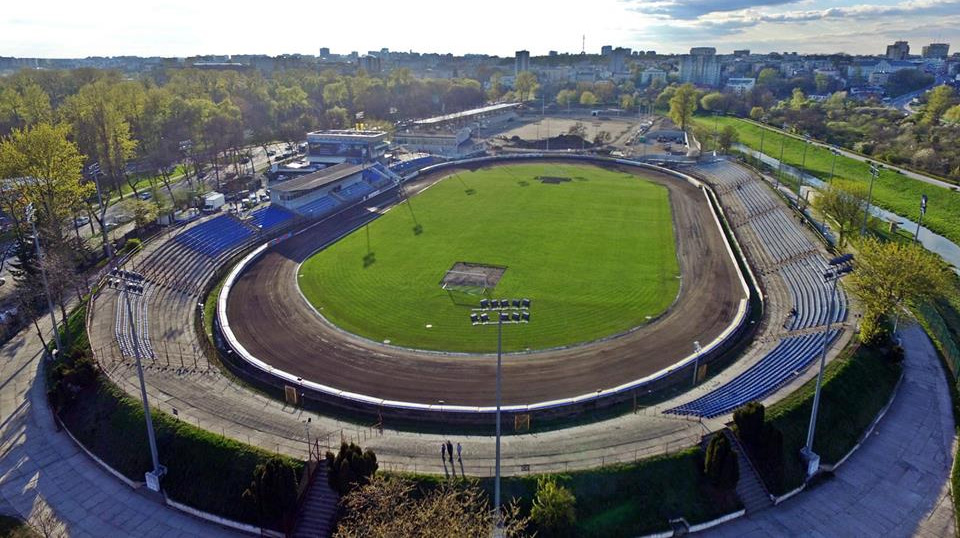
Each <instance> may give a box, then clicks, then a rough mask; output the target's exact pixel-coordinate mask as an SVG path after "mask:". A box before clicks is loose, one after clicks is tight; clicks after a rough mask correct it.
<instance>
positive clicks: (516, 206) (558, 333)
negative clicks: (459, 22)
mask: <svg viewBox="0 0 960 538" xmlns="http://www.w3.org/2000/svg"><path fill="white" fill-rule="evenodd" d="M539 176H553V177H560V178H565V180H564V181H562V182H560V183H557V184H546V183H541V181H539V180H538V179H537V178H538V177H539ZM410 202H411V203H410V204H409V205H407V204H401V205H399V206H396V207H394V208H393V209H391V210H390V211H389V212H388V213H387V214H385V215H383V216H382V217H380V218H379V219H377V220H375V221H374V222H372V223H371V224H369V225H368V226H365V227H364V228H361V229H359V230H357V231H355V232H354V233H352V234H350V235H349V236H347V237H345V238H344V239H341V240H340V241H339V242H337V243H336V244H334V245H333V246H331V247H329V248H327V249H326V250H324V251H321V252H320V253H318V254H317V255H315V256H314V257H312V258H311V259H309V260H307V261H306V262H305V263H304V264H303V266H302V268H301V271H300V272H301V279H300V285H301V289H302V290H303V292H304V294H305V295H306V297H307V299H308V300H310V301H311V303H313V304H314V305H315V306H316V307H317V309H318V310H319V311H320V312H321V313H322V314H323V315H324V316H326V317H327V318H328V319H330V320H331V321H332V322H334V323H336V324H338V325H339V326H341V327H342V328H344V329H346V330H348V331H351V332H353V333H356V334H359V335H363V336H366V337H368V338H371V339H373V340H376V341H383V340H389V341H390V342H391V343H393V344H395V345H401V346H410V347H417V348H423V349H435V350H449V351H467V352H477V351H487V352H489V351H491V350H493V349H495V348H494V347H493V344H492V342H493V340H491V338H494V335H493V333H492V332H491V331H492V330H493V329H490V330H480V329H478V328H476V327H471V325H470V322H469V319H468V317H469V314H470V308H471V307H475V306H476V305H477V301H478V299H479V297H477V296H473V295H466V294H458V293H454V294H448V293H447V292H446V291H444V290H443V289H441V286H440V282H441V279H442V278H443V276H444V274H445V273H446V272H447V270H449V269H450V268H451V267H452V266H453V265H454V263H455V262H458V261H463V262H474V263H481V264H489V265H501V266H506V267H507V269H506V272H505V273H504V274H503V277H502V278H501V280H500V281H499V283H498V284H497V285H496V288H495V295H494V297H495V298H497V297H501V298H520V297H529V298H531V299H532V301H533V304H532V307H533V308H532V315H531V317H532V321H533V322H532V323H530V324H529V325H522V326H515V327H512V328H510V329H509V331H508V334H509V336H507V337H506V338H504V347H505V348H506V349H507V350H523V349H526V348H530V349H541V348H546V347H552V346H560V345H566V344H573V343H577V342H583V341H588V340H594V339H597V338H602V337H604V336H608V335H610V334H612V333H616V332H619V331H624V330H627V329H630V328H632V327H635V326H637V325H642V324H644V323H647V322H648V321H649V320H650V319H653V318H655V317H656V316H658V315H660V314H661V313H662V312H663V311H664V310H665V309H666V308H668V307H669V306H670V304H671V303H672V302H673V301H674V300H675V298H676V296H677V293H678V291H679V286H680V280H679V279H678V278H677V277H678V275H679V266H678V262H677V257H676V252H675V251H676V248H675V245H674V231H673V223H672V218H671V208H670V203H669V197H668V192H667V189H666V188H665V187H663V186H661V185H657V184H655V183H652V182H649V181H645V180H642V179H638V178H637V177H636V176H634V175H631V174H624V173H623V172H614V171H609V170H604V169H601V168H598V167H595V166H583V165H565V164H564V165H559V164H527V165H511V166H498V167H495V168H484V169H480V170H477V171H473V172H458V173H456V174H454V175H453V176H452V177H450V178H447V179H445V180H444V181H442V182H440V183H438V184H436V185H434V186H433V187H431V188H429V189H428V190H427V191H425V192H423V193H422V194H420V195H418V196H416V197H414V198H413V199H412V200H410Z"/></svg>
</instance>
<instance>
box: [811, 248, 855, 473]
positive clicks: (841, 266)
mask: <svg viewBox="0 0 960 538" xmlns="http://www.w3.org/2000/svg"><path fill="white" fill-rule="evenodd" d="M852 271H853V254H844V255H843V256H838V257H836V258H833V259H832V260H830V261H829V262H827V270H826V272H824V273H823V282H824V284H827V283H828V282H833V293H832V294H831V295H830V307H829V308H828V309H827V329H826V330H825V331H824V332H823V333H822V334H823V338H822V339H821V341H820V342H821V344H820V371H819V372H817V388H816V391H815V392H814V393H813V410H811V411H810V426H809V427H808V428H807V444H806V445H804V447H803V448H802V449H801V450H800V457H801V458H803V461H805V462H806V463H807V478H810V477H811V476H813V475H814V473H816V472H817V469H819V468H820V456H818V455H817V454H816V453H815V452H814V451H813V435H814V433H815V431H816V428H817V413H818V411H819V410H820V388H821V385H822V384H823V370H824V367H825V365H826V362H827V344H828V343H829V341H830V324H831V323H832V322H833V312H834V305H835V304H836V302H837V282H838V281H839V280H840V279H841V278H842V277H843V276H844V275H846V274H848V273H851V272H852Z"/></svg>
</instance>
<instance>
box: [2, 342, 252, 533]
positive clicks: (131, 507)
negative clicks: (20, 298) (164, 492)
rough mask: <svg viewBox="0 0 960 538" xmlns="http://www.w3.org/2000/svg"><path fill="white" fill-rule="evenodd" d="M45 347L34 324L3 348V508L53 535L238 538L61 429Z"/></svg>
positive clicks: (3, 510) (4, 510)
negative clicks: (116, 470) (177, 507)
mask: <svg viewBox="0 0 960 538" xmlns="http://www.w3.org/2000/svg"><path fill="white" fill-rule="evenodd" d="M44 327H45V328H46V329H49V324H46V325H44ZM41 348H42V346H41V344H40V342H39V339H38V337H37V334H36V332H35V331H34V330H32V328H31V329H25V330H24V331H23V332H21V333H20V334H19V335H17V336H16V337H15V338H14V339H13V340H11V341H10V342H9V343H8V344H7V345H5V346H4V347H3V348H2V349H0V512H7V513H10V514H16V515H18V516H19V517H21V518H23V519H26V520H28V521H30V523H31V524H33V526H34V527H37V528H38V529H40V530H42V531H44V532H43V534H44V535H46V536H98V537H99V536H111V537H112V536H117V537H120V536H138V537H141V536H158V537H159V536H164V537H180V536H182V537H187V536H198V537H199V536H203V537H207V536H235V534H233V533H230V532H228V531H226V530H224V529H221V528H220V527H217V526H214V525H210V524H207V523H206V522H203V521H201V520H198V519H195V518H193V517H190V516H187V515H184V514H182V513H180V512H177V511H174V510H173V509H170V508H167V507H165V506H164V505H162V504H160V503H159V502H156V501H154V500H151V499H148V498H146V497H144V496H141V495H140V494H138V493H136V492H134V491H133V490H131V489H130V488H129V487H127V486H126V485H125V484H123V483H122V482H120V481H119V480H117V479H116V478H114V477H113V476H111V475H109V474H108V473H107V472H106V471H104V470H103V469H102V468H101V467H99V466H98V465H97V464H96V463H94V462H93V460H91V459H90V458H89V457H88V456H87V455H86V454H85V453H83V452H82V451H80V450H79V449H78V448H77V447H76V445H74V444H73V442H72V441H71V440H70V438H68V437H67V436H66V435H65V434H64V433H62V432H57V431H56V426H55V424H54V421H53V416H52V415H51V413H50V409H49V407H48V406H47V401H46V395H45V393H44V386H43V383H42V382H41V381H40V379H39V378H38V377H39V376H38V374H39V370H40V362H41V357H40V353H39V350H40V349H41Z"/></svg>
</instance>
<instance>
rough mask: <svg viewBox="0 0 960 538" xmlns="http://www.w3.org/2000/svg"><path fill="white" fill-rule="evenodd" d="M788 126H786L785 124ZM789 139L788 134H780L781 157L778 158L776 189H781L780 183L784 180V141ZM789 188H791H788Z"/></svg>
mask: <svg viewBox="0 0 960 538" xmlns="http://www.w3.org/2000/svg"><path fill="white" fill-rule="evenodd" d="M784 127H786V126H784ZM786 141H787V136H786V135H780V159H778V160H777V163H778V165H779V169H778V174H777V184H776V186H775V187H774V190H779V189H780V183H781V182H782V181H783V143H784V142H786ZM787 190H789V188H788V189H787Z"/></svg>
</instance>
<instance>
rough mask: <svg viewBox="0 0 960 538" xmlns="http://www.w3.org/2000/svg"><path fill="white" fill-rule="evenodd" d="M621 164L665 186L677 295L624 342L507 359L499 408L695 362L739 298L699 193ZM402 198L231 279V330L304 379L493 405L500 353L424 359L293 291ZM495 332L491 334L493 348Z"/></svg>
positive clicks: (324, 227)
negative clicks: (348, 327) (333, 317)
mask: <svg viewBox="0 0 960 538" xmlns="http://www.w3.org/2000/svg"><path fill="white" fill-rule="evenodd" d="M565 164H569V163H565ZM593 164H594V165H598V164H597V163H593ZM493 166H496V164H495V165H493ZM607 167H611V166H607ZM616 168H617V169H618V170H620V171H622V172H625V173H630V174H634V175H637V176H640V177H643V178H644V179H648V180H651V181H654V182H656V183H659V184H661V185H665V186H666V187H667V188H668V189H669V192H670V201H671V205H672V209H673V218H674V232H675V234H676V240H677V256H678V258H679V262H680V271H681V275H682V279H683V280H682V285H681V290H680V295H679V297H678V298H677V301H676V302H675V303H674V305H673V306H672V307H671V309H670V310H669V311H668V312H667V313H666V314H665V315H663V316H662V317H661V318H659V319H658V320H657V321H655V322H653V323H651V324H650V325H648V326H645V327H643V328H640V329H637V330H635V331H632V332H630V333H627V334H624V335H622V336H619V337H616V338H611V339H608V340H603V341H598V342H594V343H589V344H584V345H580V346H575V347H572V348H569V349H563V350H553V351H543V352H535V353H527V354H514V355H505V356H504V358H503V368H504V370H503V404H504V405H522V404H528V403H534V402H544V401H551V400H557V399H562V398H569V397H573V396H579V395H583V394H588V393H593V392H596V391H597V390H598V389H609V388H612V387H615V386H618V385H621V384H623V383H626V382H628V381H632V380H635V379H639V378H642V377H644V376H647V375H650V374H652V373H654V372H657V371H659V370H661V369H663V368H665V367H667V366H670V365H672V364H674V363H676V362H677V361H679V360H680V359H682V358H683V357H685V356H687V355H688V354H690V353H691V352H692V349H693V342H694V341H695V340H698V341H700V342H701V343H704V344H705V343H707V342H710V341H712V340H713V339H715V338H716V337H717V336H718V335H719V334H720V333H722V332H723V330H724V329H725V328H726V327H727V325H728V324H729V323H730V322H731V321H732V320H733V318H734V316H735V314H736V311H737V307H738V306H739V302H740V300H741V299H742V298H745V296H744V293H743V289H742V287H741V285H740V282H739V278H738V275H737V271H736V268H735V267H734V265H733V261H732V260H731V259H730V257H729V255H728V253H727V250H726V246H725V244H724V242H723V238H722V235H721V232H720V230H718V228H717V225H716V223H715V221H714V218H713V214H712V212H711V211H710V209H709V206H708V204H707V201H706V199H705V197H704V196H703V193H702V192H700V190H699V189H698V188H696V187H695V186H693V185H691V184H690V183H688V182H686V181H684V180H681V179H678V178H676V177H674V176H670V175H667V174H663V173H660V172H656V171H653V170H642V171H641V170H640V169H638V168H632V167H616ZM450 173H451V172H450V169H446V170H442V171H438V172H436V173H434V174H431V175H426V176H422V177H421V178H418V179H417V180H416V181H415V182H412V183H411V184H409V185H408V186H407V190H408V192H409V193H410V194H411V195H412V194H414V193H416V192H419V191H420V190H422V189H424V188H426V187H427V186H429V185H430V184H432V183H434V182H436V181H439V180H441V179H443V178H444V177H446V176H448V175H449V174H450ZM397 197H398V193H396V192H395V190H394V191H391V192H388V193H385V194H382V195H380V196H378V197H377V198H375V199H373V200H368V201H367V202H365V204H363V205H364V207H355V208H352V209H350V210H348V211H346V212H344V213H341V214H340V215H338V216H336V217H334V218H331V219H328V220H327V221H325V222H323V223H322V224H320V225H318V226H315V227H314V228H312V229H311V230H309V231H308V232H305V233H302V234H300V235H298V236H295V237H293V238H291V239H289V240H287V241H286V242H284V243H281V244H279V245H277V246H274V247H272V248H270V249H268V250H267V251H266V252H265V253H264V255H263V256H261V257H260V258H259V259H258V260H257V261H255V262H254V263H252V264H251V265H250V267H248V268H247V270H246V271H244V272H243V274H241V275H240V276H239V278H237V280H236V281H235V282H234V285H233V288H232V290H231V292H230V295H229V297H228V300H227V317H228V319H229V322H230V327H231V329H232V330H233V333H234V335H235V337H236V338H237V339H238V341H239V342H240V343H241V344H242V345H243V346H244V347H245V348H246V349H247V351H248V352H250V353H251V354H252V355H253V356H255V357H257V358H258V359H260V360H262V361H264V362H266V363H268V364H270V365H272V366H274V367H276V368H279V369H281V370H284V371H286V372H288V373H290V374H293V375H296V376H299V377H302V378H304V379H306V380H310V381H314V382H317V383H322V384H324V385H327V386H330V387H335V388H338V389H342V390H346V391H350V392H354V393H359V394H365V395H367V396H371V397H375V398H384V399H389V400H397V401H405V402H416V403H424V404H436V403H438V402H439V401H443V402H444V403H445V404H447V405H468V406H491V405H494V392H495V391H494V388H495V372H496V359H495V356H493V355H446V354H438V353H423V352H417V351H413V350H405V349H397V348H394V347H388V346H383V345H379V344H377V343H375V342H371V341H368V340H366V339H363V338H359V337H356V336H353V335H350V334H346V333H344V332H343V331H340V330H338V329H336V328H334V327H331V326H330V325H329V324H327V323H326V322H325V321H324V320H322V319H321V318H320V317H319V316H318V315H317V314H316V313H315V312H314V310H313V309H312V308H311V307H310V305H308V304H307V302H306V301H305V300H304V299H303V297H302V296H301V294H300V292H299V290H298V284H297V268H298V266H299V264H300V263H301V262H303V261H304V260H305V259H307V258H308V257H309V256H310V255H311V254H312V253H314V252H315V251H316V250H318V249H319V248H321V247H322V246H324V245H326V244H329V243H330V242H332V241H333V240H335V239H336V238H337V237H340V236H341V235H342V234H343V233H345V232H346V231H348V230H351V229H353V228H355V227H357V226H358V225H359V224H361V223H363V222H366V221H369V220H370V219H371V218H374V216H375V215H376V213H375V212H373V211H371V209H370V208H371V207H373V206H380V207H387V206H389V205H390V204H392V203H395V202H396V201H397ZM495 332H496V330H495V329H493V328H491V332H490V336H491V344H492V345H495V342H496V335H495ZM505 334H506V331H505Z"/></svg>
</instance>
